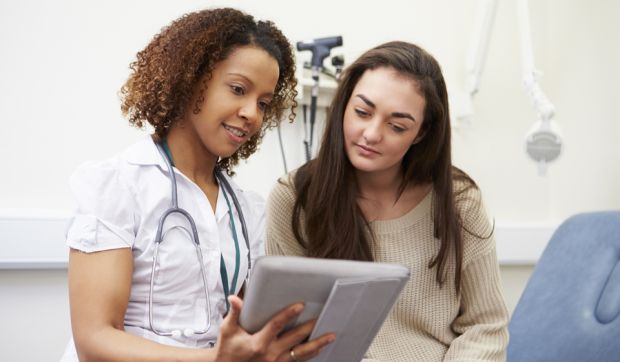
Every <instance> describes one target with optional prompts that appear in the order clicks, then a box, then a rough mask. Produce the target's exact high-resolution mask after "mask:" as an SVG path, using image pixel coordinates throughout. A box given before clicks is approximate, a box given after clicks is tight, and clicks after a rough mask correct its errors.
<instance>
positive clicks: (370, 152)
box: [355, 144, 381, 156]
mask: <svg viewBox="0 0 620 362" xmlns="http://www.w3.org/2000/svg"><path fill="white" fill-rule="evenodd" d="M355 145H356V146H357V147H358V149H359V150H360V152H361V153H362V154H363V155H368V156H370V155H380V154H381V152H379V151H377V150H376V149H374V148H372V147H369V146H364V145H361V144H355Z"/></svg>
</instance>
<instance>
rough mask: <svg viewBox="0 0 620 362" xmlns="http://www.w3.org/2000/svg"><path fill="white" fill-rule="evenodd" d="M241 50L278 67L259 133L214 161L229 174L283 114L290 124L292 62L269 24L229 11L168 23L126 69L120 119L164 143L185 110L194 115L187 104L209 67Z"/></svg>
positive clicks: (289, 52)
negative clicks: (261, 53) (263, 55)
mask: <svg viewBox="0 0 620 362" xmlns="http://www.w3.org/2000/svg"><path fill="white" fill-rule="evenodd" d="M244 45H253V46H256V47H259V48H262V49H263V50H265V51H266V52H267V53H269V54H270V55H271V56H272V57H273V58H274V59H275V60H276V61H277V62H278V65H279V68H280V74H279V78H278V82H277V84H276V89H275V92H274V97H273V100H272V101H271V102H270V103H269V106H268V107H267V109H266V110H265V116H264V120H263V126H262V129H261V131H260V132H257V133H256V134H255V135H254V136H252V138H250V139H249V140H248V142H246V143H245V144H243V146H241V147H240V148H239V149H238V150H237V151H236V152H235V153H234V154H232V155H231V156H230V157H227V158H223V159H220V160H219V161H218V165H219V166H220V167H221V168H223V169H225V170H226V171H227V172H228V173H229V174H231V173H232V168H233V167H234V166H235V165H236V164H237V163H238V162H239V160H240V159H246V158H248V157H249V156H250V155H251V154H252V153H254V152H255V151H256V149H257V147H258V145H259V144H260V141H261V140H262V138H263V135H264V133H265V130H266V129H268V128H271V127H274V126H277V125H278V124H279V123H280V120H281V119H282V118H283V116H284V114H285V112H286V111H287V109H290V113H289V117H290V120H291V121H292V120H293V119H294V117H295V106H296V105H297V102H296V101H295V97H296V96H297V91H296V90H295V86H296V85H297V80H296V78H295V58H294V55H293V50H292V48H291V45H290V43H289V41H288V40H287V39H286V37H285V36H284V35H283V34H282V32H281V31H280V30H279V29H278V28H276V26H275V25H274V24H273V23H272V22H270V21H256V20H254V18H253V17H252V16H251V15H248V14H245V13H243V12H241V11H239V10H235V9H230V8H223V9H207V10H202V11H198V12H193V13H189V14H185V15H183V16H182V17H180V18H179V19H177V20H175V21H173V22H172V23H171V24H170V25H168V26H167V27H165V28H164V29H163V30H162V31H161V32H160V33H159V34H157V35H155V37H154V38H153V40H151V42H150V43H149V44H148V45H147V46H146V48H144V50H142V51H141V52H139V53H138V55H137V59H136V61H134V62H133V63H131V66H130V68H131V70H132V73H131V75H130V76H129V79H128V80H127V82H126V83H125V85H124V86H123V87H122V89H121V97H122V104H121V110H122V112H123V114H124V115H125V116H127V117H128V118H129V122H130V123H131V124H133V125H135V126H137V127H142V126H144V125H145V123H149V124H150V125H151V126H153V128H154V129H155V134H156V135H157V137H158V138H164V137H166V135H167V133H168V131H169V129H170V127H171V125H172V124H173V123H174V122H177V121H178V120H179V119H180V118H181V117H182V116H183V115H184V114H185V111H186V109H187V107H193V108H194V112H195V113H197V112H200V107H199V104H194V105H190V104H189V101H190V98H191V96H192V91H193V90H194V88H195V85H196V84H197V83H198V82H200V81H201V79H202V81H203V84H202V87H201V89H200V92H201V94H202V93H204V92H205V90H206V85H205V84H204V83H206V81H207V80H208V79H209V78H210V76H211V72H212V71H213V68H214V66H215V65H216V64H217V63H218V62H220V61H222V60H224V59H226V57H228V55H229V54H230V53H231V52H232V51H233V50H234V49H235V48H237V47H239V46H244ZM200 98H202V97H200ZM197 103H198V102H197Z"/></svg>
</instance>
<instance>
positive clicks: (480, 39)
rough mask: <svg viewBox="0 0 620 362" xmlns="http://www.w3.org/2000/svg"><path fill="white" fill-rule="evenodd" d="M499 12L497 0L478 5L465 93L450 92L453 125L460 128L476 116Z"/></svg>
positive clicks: (466, 64) (467, 62) (483, 0)
mask: <svg viewBox="0 0 620 362" xmlns="http://www.w3.org/2000/svg"><path fill="white" fill-rule="evenodd" d="M496 12H497V0H482V1H480V3H479V5H478V14H477V16H476V22H475V24H476V28H475V29H474V32H473V34H472V38H471V43H470V47H469V50H468V54H467V60H466V63H465V67H466V70H467V78H466V80H465V92H454V91H452V90H451V91H450V114H451V116H452V125H453V126H455V127H460V126H461V125H464V124H469V123H470V121H471V117H472V116H473V114H474V102H473V99H474V96H475V95H476V93H478V88H479V87H480V78H482V71H483V70H484V65H485V60H486V57H487V53H488V50H489V42H490V40H491V32H492V30H493V21H494V19H495V13H496Z"/></svg>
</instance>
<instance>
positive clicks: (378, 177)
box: [356, 167, 403, 203]
mask: <svg viewBox="0 0 620 362" xmlns="http://www.w3.org/2000/svg"><path fill="white" fill-rule="evenodd" d="M356 176H357V185H358V187H359V191H360V196H361V197H362V198H363V199H369V200H375V201H383V202H386V201H389V202H394V203H395V202H396V201H397V199H398V190H399V188H400V186H401V183H402V178H403V174H402V171H401V170H400V167H394V168H392V169H389V170H385V171H382V172H363V171H359V170H358V171H357V172H356ZM383 202H382V203H383Z"/></svg>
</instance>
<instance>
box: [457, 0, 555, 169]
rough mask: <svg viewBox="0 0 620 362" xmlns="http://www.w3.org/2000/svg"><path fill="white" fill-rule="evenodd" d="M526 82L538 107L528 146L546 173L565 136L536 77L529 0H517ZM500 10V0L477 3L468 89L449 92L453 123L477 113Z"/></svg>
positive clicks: (525, 85)
mask: <svg viewBox="0 0 620 362" xmlns="http://www.w3.org/2000/svg"><path fill="white" fill-rule="evenodd" d="M517 7H518V13H517V16H518V19H519V33H520V45H521V61H522V68H523V84H524V87H525V91H526V93H527V94H528V96H529V97H530V98H531V100H532V102H533V105H534V109H535V110H536V113H537V116H538V121H537V122H536V123H535V124H534V126H533V127H532V129H531V130H530V132H529V133H528V135H527V137H526V144H525V150H526V152H527V154H528V155H529V157H530V158H532V159H533V160H534V161H536V162H537V163H538V172H539V174H541V175H544V174H545V172H546V169H547V164H548V163H549V162H551V161H553V160H555V159H556V158H558V156H559V155H560V153H561V151H562V140H561V138H560V136H559V134H558V131H557V126H556V125H555V123H554V122H553V120H552V118H553V116H554V113H555V111H554V107H553V104H551V102H550V101H549V99H548V98H547V97H546V96H545V94H544V93H543V91H542V89H541V87H540V85H539V84H538V80H537V78H538V77H539V76H540V75H541V73H540V72H539V71H538V70H536V68H535V67H534V57H533V52H532V39H531V35H530V24H529V13H528V0H517ZM496 12H497V0H481V1H480V3H479V7H478V16H477V21H476V25H477V26H476V29H475V30H474V33H473V37H472V41H471V47H470V49H469V54H468V58H467V63H466V68H467V80H466V90H465V92H464V93H463V92H460V93H458V92H457V93H454V92H451V94H450V105H451V113H452V117H453V125H454V126H455V127H459V126H461V125H463V124H468V123H469V122H470V120H471V116H472V115H473V113H474V107H473V97H474V95H475V94H476V93H477V92H478V88H479V86H480V78H481V77H482V71H483V70H484V65H485V59H486V56H487V53H488V49H489V41H490V38H491V31H492V30H493V22H494V19H495V14H496Z"/></svg>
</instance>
